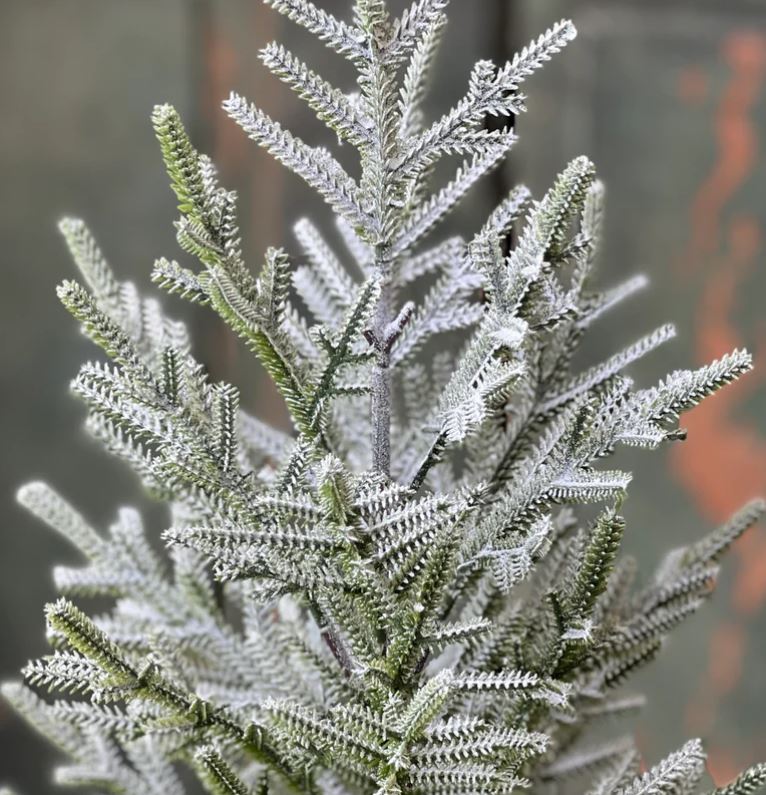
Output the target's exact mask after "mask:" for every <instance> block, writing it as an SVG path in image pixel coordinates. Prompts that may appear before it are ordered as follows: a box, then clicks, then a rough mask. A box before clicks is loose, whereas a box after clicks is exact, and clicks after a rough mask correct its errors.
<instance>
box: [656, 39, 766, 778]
mask: <svg viewBox="0 0 766 795" xmlns="http://www.w3.org/2000/svg"><path fill="white" fill-rule="evenodd" d="M723 55H724V58H725V60H726V62H727V64H728V65H729V66H730V68H731V80H730V82H729V85H728V87H727V89H726V90H725V92H724V95H723V99H722V102H721V104H720V106H719V108H718V110H717V113H716V140H717V144H718V154H719V157H718V160H717V162H716V165H715V167H714V168H713V170H712V171H711V173H710V175H709V176H708V178H707V179H706V180H705V182H704V183H703V186H702V188H701V189H700V191H699V193H698V195H697V198H696V200H695V202H694V205H693V209H692V216H691V220H692V225H693V229H692V235H691V240H690V243H689V247H688V249H687V251H686V253H685V256H684V257H683V258H682V260H681V262H682V263H683V264H684V265H685V266H686V271H687V273H688V272H689V271H690V270H692V269H697V270H702V269H703V268H706V267H707V266H708V265H709V264H710V258H711V255H714V254H715V255H717V254H718V253H719V251H720V248H721V243H722V240H721V238H722V228H723V210H724V208H725V206H726V204H727V203H728V202H729V201H730V199H731V198H732V197H733V196H734V195H735V193H736V190H737V188H738V187H740V186H741V185H742V184H743V183H744V181H745V179H746V178H747V175H748V173H749V171H750V169H751V168H752V166H753V164H754V162H755V160H756V158H757V156H758V134H757V130H756V129H755V127H754V125H753V123H752V120H751V118H750V112H751V110H752V107H753V105H754V104H755V102H756V100H757V98H758V96H759V94H760V90H761V86H762V82H763V78H764V72H765V71H766V39H765V38H764V37H763V36H761V35H758V34H755V33H751V32H747V33H738V34H735V35H732V36H729V37H727V39H726V40H725V43H724V47H723ZM728 243H729V252H728V253H724V255H723V256H721V257H718V256H716V257H715V258H714V259H713V262H712V266H713V267H712V268H711V270H712V273H710V274H709V275H708V276H707V277H706V283H705V284H706V289H705V291H704V293H703V298H702V301H701V304H700V308H699V312H698V322H697V334H696V355H697V357H698V358H699V359H700V360H701V361H709V360H710V359H712V358H714V357H716V356H720V355H722V354H723V353H725V352H727V351H729V350H731V349H733V348H735V347H740V346H741V345H742V338H741V334H740V333H739V331H738V329H737V328H736V326H735V324H734V322H733V321H732V318H735V317H736V300H737V292H738V290H739V288H740V287H741V285H742V283H743V282H744V281H745V279H746V278H747V276H748V275H749V273H750V272H751V270H752V269H753V266H754V264H755V262H756V259H757V257H758V256H759V255H760V252H761V234H760V229H759V226H758V224H757V223H756V222H755V221H754V220H753V219H748V218H740V219H735V220H733V221H732V222H731V225H730V230H729V241H728ZM757 383H758V382H757V381H756V380H755V379H753V378H752V377H751V378H750V380H749V381H748V380H745V381H742V382H740V383H739V384H737V385H735V386H733V387H730V388H729V389H727V390H724V391H723V392H722V393H721V394H720V395H717V396H716V397H715V398H714V399H712V400H710V401H706V403H705V404H704V405H703V406H701V407H699V408H698V409H696V410H695V411H694V412H691V413H690V414H688V415H687V416H686V417H685V418H684V424H686V425H687V427H688V428H689V430H690V441H689V442H688V443H687V444H685V445H682V446H679V447H677V448H675V450H674V451H673V453H672V458H671V461H672V465H673V467H674V469H675V471H676V473H677V474H678V476H679V478H680V479H681V480H682V482H683V483H684V485H685V486H686V488H687V489H688V490H689V491H690V492H691V493H692V494H693V495H695V497H696V499H697V501H698V504H699V506H700V508H701V509H702V510H703V512H704V513H705V514H706V515H707V516H708V517H710V518H711V519H712V520H713V521H720V520H722V519H724V518H725V517H726V516H727V515H729V514H730V513H731V511H732V510H734V509H735V508H736V507H737V506H738V505H740V504H741V503H742V502H744V501H745V500H747V499H748V498H749V497H751V496H752V495H753V494H754V493H758V492H761V491H763V488H764V485H766V484H765V483H764V480H765V479H766V444H764V441H763V440H762V439H761V438H760V436H759V434H758V429H757V428H756V427H754V426H753V425H752V423H743V422H742V421H741V420H737V419H735V417H737V416H738V412H737V410H738V408H739V406H740V405H741V403H742V401H743V400H744V399H745V398H746V397H747V396H748V395H749V394H750V393H751V392H752V390H753V389H754V388H756V385H757ZM736 551H737V555H738V564H739V565H738V570H739V571H738V576H737V579H736V584H735V588H734V592H733V607H734V611H735V613H739V614H740V615H743V616H744V615H746V614H750V613H752V612H754V611H756V610H757V609H758V608H759V607H760V606H761V605H763V603H764V601H766V534H764V533H763V532H762V531H756V532H752V531H751V533H750V534H749V535H747V536H746V537H745V538H744V539H742V540H741V541H740V542H739V544H738V545H737V546H736ZM746 640H747V633H746V631H745V628H744V626H743V624H742V623H741V622H733V623H727V624H723V625H721V626H720V627H719V628H718V629H717V630H716V632H715V633H714V634H713V636H712V638H711V645H710V652H709V664H708V670H707V672H706V674H705V675H704V676H703V681H702V682H701V686H700V692H699V695H698V696H697V698H695V699H694V701H693V702H692V704H690V705H689V709H688V710H687V722H688V723H689V724H690V725H691V728H693V729H694V730H695V731H703V732H707V731H709V730H710V728H711V727H712V723H713V721H714V718H715V714H716V711H717V708H718V704H719V701H720V698H721V696H722V695H723V694H724V693H726V692H730V691H731V690H732V689H733V688H734V687H735V685H736V683H737V681H738V680H739V677H740V675H741V672H742V667H743V663H744V657H745V652H746ZM738 757H740V758H739V759H738ZM740 761H741V754H737V753H734V752H732V750H731V749H728V750H725V749H722V748H718V749H716V748H712V749H710V757H709V769H710V772H711V775H712V776H713V778H714V779H715V780H716V781H717V782H719V783H723V782H725V781H728V780H730V779H731V778H732V777H733V776H734V775H735V773H736V770H737V769H738V768H740V767H741V765H740V764H739V762H740Z"/></svg>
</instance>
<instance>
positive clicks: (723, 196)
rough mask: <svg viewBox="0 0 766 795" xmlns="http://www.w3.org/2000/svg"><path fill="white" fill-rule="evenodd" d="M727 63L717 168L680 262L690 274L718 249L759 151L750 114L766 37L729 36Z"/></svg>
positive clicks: (694, 214) (763, 66) (765, 60)
mask: <svg viewBox="0 0 766 795" xmlns="http://www.w3.org/2000/svg"><path fill="white" fill-rule="evenodd" d="M723 58H724V61H725V62H726V64H727V66H728V67H729V68H730V69H731V71H732V79H731V80H730V81H729V83H728V86H727V88H726V90H725V92H724V95H723V98H722V100H721V103H720V105H719V106H718V109H717V111H716V114H715V138H716V144H717V152H718V156H717V159H716V164H715V167H714V168H713V170H712V171H711V172H710V174H709V175H708V177H707V179H706V180H705V182H704V183H703V185H702V187H701V188H700V189H699V191H698V192H697V195H696V198H695V200H694V203H693V205H692V210H691V227H692V238H691V241H690V243H689V247H688V250H687V252H686V255H685V256H684V257H683V258H682V259H681V264H682V267H683V269H684V271H685V272H687V273H688V272H689V271H691V270H694V269H699V268H701V267H702V266H703V264H704V257H705V256H706V255H709V254H711V253H713V252H715V251H716V250H717V249H718V246H719V245H720V238H721V213H722V210H723V208H724V207H725V206H726V204H727V203H728V202H729V201H730V200H731V198H732V196H734V194H735V193H736V191H737V189H738V188H739V187H740V186H741V185H742V184H743V182H744V181H745V179H746V178H747V176H748V174H749V173H750V170H751V169H752V167H753V164H754V162H755V158H756V153H757V150H758V135H757V133H756V131H755V130H754V129H753V126H752V124H751V123H750V119H749V113H750V110H751V108H752V106H753V105H754V104H755V102H756V101H757V99H758V96H759V94H760V90H761V85H762V81H763V76H764V71H766V47H765V46H764V37H763V36H761V35H760V34H757V33H754V32H752V31H743V32H739V33H734V34H732V35H730V36H728V37H727V38H726V39H725V42H724V47H723Z"/></svg>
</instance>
